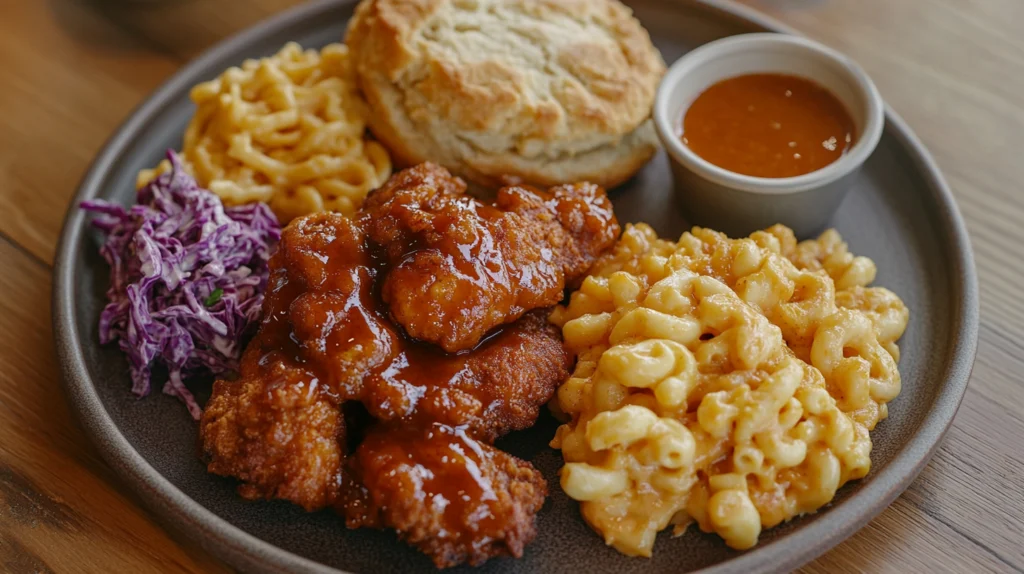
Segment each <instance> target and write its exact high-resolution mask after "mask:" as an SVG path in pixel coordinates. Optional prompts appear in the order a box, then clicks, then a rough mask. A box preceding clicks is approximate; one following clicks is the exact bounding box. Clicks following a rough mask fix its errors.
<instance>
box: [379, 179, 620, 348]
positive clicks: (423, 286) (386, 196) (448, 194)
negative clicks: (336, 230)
mask: <svg viewBox="0 0 1024 574" xmlns="http://www.w3.org/2000/svg"><path fill="white" fill-rule="evenodd" d="M465 191H466V186H465V184H464V183H462V180H460V179H458V178H455V177H452V175H451V174H449V173H448V171H447V170H445V169H444V168H442V167H439V166H436V165H434V164H430V163H425V164H421V165H419V166H416V167H414V168H411V169H407V170H405V171H402V172H400V173H398V174H396V175H395V176H394V177H392V178H391V179H390V180H388V182H387V183H385V184H384V186H383V187H382V188H381V189H378V190H377V191H375V192H373V193H371V194H370V196H369V197H367V198H366V204H365V205H364V206H363V211H362V218H363V221H364V222H365V228H366V230H367V233H368V234H369V236H370V238H371V239H373V241H375V242H376V243H378V244H380V245H381V246H383V247H384V249H385V252H386V254H387V257H388V260H389V261H390V263H391V265H392V267H391V269H390V270H389V271H388V274H387V277H386V278H385V279H384V284H383V286H382V289H381V295H382V296H383V298H384V301H385V302H387V303H388V305H389V307H390V310H391V314H392V316H393V317H394V319H395V321H396V322H398V323H399V324H401V325H402V326H403V327H405V330H406V332H408V333H409V335H410V336H412V337H415V338H417V339H421V340H423V341H429V342H431V343H436V344H438V345H440V346H441V347H442V348H444V350H446V351H448V352H455V351H461V350H464V349H469V348H471V347H473V346H474V345H476V344H477V342H479V341H480V338H481V337H483V336H484V334H485V333H487V332H488V331H490V330H491V329H493V328H494V327H496V326H498V325H501V324H503V323H507V322H509V321H514V320H515V319H518V318H519V317H520V316H522V315H523V314H524V313H526V312H527V311H529V310H530V309H537V308H542V307H550V306H552V305H554V304H556V303H558V302H559V301H561V300H562V297H563V295H564V290H565V286H566V282H567V280H569V279H572V278H574V277H576V276H578V275H581V274H582V273H583V272H585V271H586V270H587V269H588V268H589V267H590V265H591V263H593V261H594V259H595V258H596V257H597V255H598V254H599V253H600V252H602V251H604V250H605V249H606V248H608V247H609V246H611V244H612V243H614V242H615V239H616V238H617V237H618V235H619V225H618V223H617V221H616V220H615V216H614V214H613V213H612V205H611V202H610V201H608V198H607V196H606V195H605V193H604V191H603V190H602V189H601V188H599V187H597V186H596V185H592V184H588V183H580V184H575V185H564V186H558V187H554V188H552V189H551V190H550V191H549V192H543V191H540V190H537V189H534V188H530V187H524V186H508V187H504V188H502V189H500V190H499V191H498V196H497V200H496V202H495V203H494V205H487V204H484V203H482V202H480V201H478V200H476V199H474V198H473V197H471V196H468V195H464V193H465Z"/></svg>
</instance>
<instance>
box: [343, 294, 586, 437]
mask: <svg viewBox="0 0 1024 574" xmlns="http://www.w3.org/2000/svg"><path fill="white" fill-rule="evenodd" d="M401 347H402V349H403V350H402V352H400V353H398V354H396V355H395V356H394V357H393V358H392V360H391V362H390V363H389V364H387V365H386V366H383V367H382V368H380V369H377V370H375V371H374V372H373V373H372V374H371V375H370V376H368V377H367V378H366V379H365V380H364V383H363V384H364V395H363V396H362V397H361V400H362V402H363V404H364V405H365V406H366V409H367V410H368V411H369V412H370V414H371V415H373V416H374V417H375V418H377V419H380V420H386V421H387V420H396V419H401V420H403V421H405V422H406V423H411V424H419V425H423V424H430V423H433V422H438V423H443V424H446V425H451V426H464V427H466V428H467V430H468V432H470V433H471V434H472V435H473V436H475V437H477V438H480V439H482V440H488V441H492V440H494V439H495V438H497V437H499V436H501V435H504V434H506V433H508V432H510V431H513V430H521V429H524V428H528V427H530V426H531V425H532V424H533V423H534V421H536V420H537V416H538V414H539V411H540V408H541V406H543V405H544V404H545V403H546V402H547V401H548V399H550V398H551V396H552V395H553V394H554V392H555V389H556V388H557V387H558V385H559V384H561V383H562V381H564V380H565V379H566V378H568V376H569V367H570V366H571V362H570V357H569V354H568V353H567V352H566V351H565V349H564V348H563V347H562V339H561V337H560V336H559V332H558V329H556V328H555V327H553V326H552V325H550V324H549V323H548V321H547V315H546V313H543V312H541V313H530V314H528V315H525V316H523V317H522V318H521V319H519V320H518V321H516V322H514V323H512V324H511V325H508V326H507V327H505V328H504V329H503V330H502V331H501V332H500V333H498V334H496V335H494V336H493V337H491V338H489V339H487V340H486V341H484V342H483V343H481V344H480V345H479V346H478V347H476V348H475V349H474V350H473V351H472V352H469V353H463V354H459V355H448V354H445V353H443V352H440V350H439V349H435V348H431V347H429V346H427V345H412V344H408V343H405V344H403V345H401Z"/></svg>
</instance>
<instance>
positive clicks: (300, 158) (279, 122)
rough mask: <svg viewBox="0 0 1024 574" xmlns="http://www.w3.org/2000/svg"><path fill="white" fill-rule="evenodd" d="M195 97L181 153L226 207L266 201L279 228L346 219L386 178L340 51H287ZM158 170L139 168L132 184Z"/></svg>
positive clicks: (233, 72) (198, 90) (226, 76)
mask: <svg viewBox="0 0 1024 574" xmlns="http://www.w3.org/2000/svg"><path fill="white" fill-rule="evenodd" d="M191 97H192V101H193V102H194V103H195V104H196V113H195V116H193V118H192V121H191V122H190V123H189V125H188V128H187V130H186V131H185V141H184V146H183V148H182V155H183V157H184V159H185V164H186V167H187V169H189V170H190V171H191V172H192V175H194V176H195V178H196V180H198V181H199V184H200V185H202V186H203V187H206V188H208V189H210V190H211V191H213V192H214V193H216V194H217V195H219V196H220V198H221V199H222V200H223V201H224V203H225V204H228V205H235V204H241V203H251V202H256V201H263V202H266V203H268V204H269V205H270V208H271V209H272V210H273V211H274V213H275V214H276V215H277V217H278V219H280V220H281V223H287V222H288V221H290V220H291V219H293V218H295V217H298V216H300V215H305V214H308V213H315V212H320V211H338V212H341V213H343V214H345V215H351V214H352V213H354V212H355V210H356V209H358V208H359V206H360V205H361V204H362V202H363V199H364V198H365V197H366V194H367V193H369V192H370V191H371V190H373V189H375V188H377V187H379V186H380V185H381V184H382V183H384V181H385V180H387V178H388V177H389V176H390V174H391V160H390V159H389V158H388V154H387V152H386V151H385V150H384V148H383V147H382V146H381V145H380V144H378V143H377V142H375V141H371V140H367V139H366V122H365V120H364V118H365V117H366V110H365V106H366V104H365V102H363V100H362V97H361V96H360V95H359V93H358V90H357V88H356V83H355V78H354V77H353V72H352V67H351V65H350V62H349V56H348V48H347V47H346V46H344V45H342V44H331V45H328V46H325V47H324V48H323V49H322V50H320V51H317V50H305V51H304V50H302V49H301V48H300V47H299V45H298V44H295V43H294V42H292V43H288V44H287V45H285V46H284V47H283V48H282V49H281V51H280V52H278V53H277V54H275V55H274V56H271V57H269V58H262V59H259V60H246V61H245V62H244V63H243V64H242V66H241V67H240V68H239V67H233V68H229V69H227V70H225V71H224V72H223V73H222V74H221V75H220V76H219V77H218V78H216V79H214V80H211V81H209V82H204V83H202V84H199V85H197V86H195V87H194V88H192V92H191ZM161 169H163V167H158V168H157V169H155V170H143V172H141V173H140V174H139V178H138V182H137V183H138V184H139V185H140V186H141V185H143V184H145V183H146V182H147V181H148V180H149V179H151V178H152V177H154V175H155V174H157V173H159V171H160V170H161Z"/></svg>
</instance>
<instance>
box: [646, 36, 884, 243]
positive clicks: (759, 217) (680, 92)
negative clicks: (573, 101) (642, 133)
mask: <svg viewBox="0 0 1024 574" xmlns="http://www.w3.org/2000/svg"><path fill="white" fill-rule="evenodd" d="M752 73H780V74H791V75H795V76H800V77H804V78H807V79H809V80H813V81H814V82H816V83H818V84H819V85H821V86H823V87H825V88H827V89H828V90H829V91H830V92H832V93H833V94H834V95H835V96H836V97H837V98H838V99H839V101H840V102H842V103H843V105H844V106H845V107H846V109H847V111H848V112H849V113H850V116H851V117H852V119H853V122H854V126H855V129H856V135H855V138H856V139H855V140H854V145H853V147H852V148H850V150H849V151H847V153H846V154H845V155H843V156H842V157H840V158H839V159H838V160H836V161H835V162H833V163H831V164H829V165H827V166H825V167H823V168H821V169H819V170H817V171H813V172H811V173H808V174H805V175H801V176H797V177H785V178H765V177H753V176H749V175H743V174H739V173H734V172H731V171H729V170H726V169H723V168H721V167H718V166H716V165H714V164H712V163H710V162H708V161H707V160H705V159H703V158H701V157H700V156H698V155H697V154H696V153H694V152H693V151H692V150H690V148H689V147H687V146H686V145H684V144H683V142H682V141H681V140H680V137H679V135H680V125H681V122H682V119H683V116H684V115H685V114H686V110H687V109H688V108H689V106H690V104H691V103H693V101H694V100H695V99H696V98H697V96H699V95H700V94H701V93H702V92H703V91H704V90H706V89H707V88H709V87H710V86H711V85H713V84H715V83H717V82H719V81H721V80H724V79H726V78H733V77H736V76H741V75H744V74H752ZM654 124H655V127H656V128H657V131H658V136H659V137H660V138H661V142H662V144H663V145H664V146H665V149H666V150H667V151H668V155H669V157H670V159H671V162H670V163H671V165H672V175H673V179H674V185H675V190H676V195H677V196H678V198H679V203H680V205H681V207H682V208H683V210H684V211H685V214H686V216H687V218H688V219H689V220H690V222H692V223H693V224H695V225H702V226H707V227H713V228H715V229H719V230H721V231H724V232H726V233H729V234H731V235H746V234H748V233H750V232H752V231H755V230H757V229H761V228H764V227H768V226H770V225H772V224H774V223H783V224H785V225H788V226H789V227H792V228H793V230H794V231H796V233H797V235H798V236H801V237H805V236H808V235H810V234H812V233H814V232H816V231H818V230H820V229H822V228H823V227H825V226H826V225H827V224H828V221H829V219H830V218H831V217H832V214H833V213H834V212H835V210H836V208H838V207H839V204H840V203H841V202H842V200H843V197H845V195H846V192H847V191H849V189H850V188H851V186H852V184H853V183H854V181H855V178H856V175H857V173H858V172H859V168H860V166H861V165H862V164H863V163H864V161H865V160H866V159H867V158H868V157H869V156H870V155H871V153H872V152H873V151H874V150H875V146H877V145H878V140H879V139H880V138H881V136H882V130H883V128H884V126H885V105H884V103H883V101H882V97H881V96H880V95H879V93H878V89H877V88H876V87H875V85H874V83H873V82H872V81H871V79H870V78H869V77H868V75H867V74H866V73H864V71H863V70H862V69H861V68H860V66H858V65H857V64H856V63H854V62H853V61H852V60H850V59H849V58H847V57H846V56H844V55H842V54H840V53H839V52H837V51H835V50H833V49H831V48H828V47H826V46H823V45H822V44H819V43H817V42H814V41H811V40H808V39H806V38H801V37H797V36H790V35H786V34H743V35H739V36H730V37H728V38H723V39H721V40H717V41H714V42H711V43H709V44H705V45H703V46H701V47H699V48H697V49H695V50H693V51H691V52H689V53H687V54H686V55H684V56H683V57H682V58H679V59H678V60H676V62H675V63H674V64H672V66H671V67H670V68H669V69H668V72H667V73H666V74H665V77H664V78H663V79H662V81H661V86H660V87H659V88H658V94H657V96H656V97H655V100H654Z"/></svg>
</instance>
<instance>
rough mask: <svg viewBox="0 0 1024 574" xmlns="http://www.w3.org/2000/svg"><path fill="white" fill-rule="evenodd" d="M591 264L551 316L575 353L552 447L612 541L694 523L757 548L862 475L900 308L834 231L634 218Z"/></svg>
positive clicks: (567, 484) (888, 389) (895, 387)
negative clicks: (676, 232)
mask: <svg viewBox="0 0 1024 574" xmlns="http://www.w3.org/2000/svg"><path fill="white" fill-rule="evenodd" d="M591 273H592V274H591V275H590V276H589V277H587V279H586V280H584V281H583V283H582V285H581V287H580V289H579V290H578V291H576V292H575V293H573V294H572V296H571V298H570V302H569V304H568V305H567V306H563V307H559V308H557V309H556V310H555V311H554V312H553V313H552V316H551V319H552V321H553V322H554V323H556V324H557V325H559V326H561V328H562V332H563V336H564V338H565V343H566V345H567V347H568V348H569V349H570V350H571V351H572V352H573V353H574V354H575V355H576V357H577V365H576V368H575V371H574V372H573V375H572V377H571V378H570V379H569V380H567V381H566V382H565V383H564V384H563V385H562V386H561V387H560V388H559V390H558V393H557V401H556V403H557V404H556V405H553V408H554V410H555V411H556V413H558V414H560V415H562V416H563V417H564V418H565V419H566V420H567V422H566V423H565V424H563V425H562V426H561V427H560V428H559V429H558V433H557V434H556V436H555V438H554V440H553V441H552V446H554V447H555V448H560V449H561V450H562V454H563V456H564V458H565V461H566V465H565V467H564V469H563V471H562V486H563V488H564V490H565V491H566V493H567V494H569V496H571V497H573V498H574V499H576V500H579V501H580V503H581V509H582V512H583V516H584V518H585V519H586V520H587V522H588V523H589V524H590V525H591V527H593V528H594V529H595V530H596V531H598V532H599V533H600V534H601V535H602V536H604V538H605V541H606V542H607V543H608V544H610V545H612V546H614V547H615V548H617V549H618V550H619V551H621V552H623V553H626V554H631V555H643V556H649V555H650V553H651V549H652V546H653V544H654V538H655V535H656V534H657V533H658V532H659V531H660V530H662V529H664V528H666V527H667V526H669V525H670V524H671V525H675V529H676V532H677V533H681V532H682V531H683V530H684V529H685V528H686V526H687V525H688V524H690V523H696V524H697V525H698V526H699V527H700V528H701V529H702V530H704V531H707V532H715V533H717V534H719V535H720V536H722V538H724V539H725V541H726V543H727V544H729V545H730V546H732V547H734V548H739V549H743V548H749V547H751V546H753V545H754V544H756V542H757V538H758V536H759V534H760V532H761V530H762V529H763V528H769V527H771V526H774V525H776V524H779V523H780V522H782V521H785V520H788V519H790V518H793V517H794V516H798V515H800V514H803V513H808V512H814V511H815V510H817V509H818V508H820V507H821V506H823V505H825V504H827V503H828V502H829V501H830V500H831V499H832V497H833V496H834V495H835V492H836V490H837V489H838V488H839V487H840V486H842V485H843V484H844V483H845V482H847V481H848V480H852V479H857V478H861V477H863V476H864V475H865V474H867V472H868V470H869V469H870V465H871V460H870V458H869V454H870V452H871V439H870V437H869V436H868V431H869V430H870V429H872V428H874V426H875V425H876V424H877V423H878V421H879V420H881V419H883V418H885V416H886V415H887V410H886V403H887V402H888V401H891V400H892V399H893V398H895V397H896V395H897V394H899V390H900V376H899V372H898V370H897V369H896V360H897V359H898V357H899V351H898V348H897V347H896V340H897V339H898V338H899V337H900V336H901V335H902V333H903V330H904V329H905V328H906V325H907V320H908V318H909V313H908V311H907V308H906V306H904V305H903V302H902V301H900V299H899V298H898V297H897V296H896V295H894V294H893V293H891V292H890V291H888V290H886V289H883V288H878V287H867V284H868V283H870V282H871V281H872V280H873V279H874V276H875V266H874V264H873V263H872V262H871V260H869V259H867V258H864V257H855V256H853V255H851V254H850V253H849V252H848V251H847V248H846V244H845V243H843V241H842V239H841V238H840V237H839V235H838V234H837V233H835V232H834V231H829V232H826V233H825V234H823V235H822V236H821V237H820V238H819V239H817V240H815V241H805V242H802V243H797V242H796V239H795V238H794V236H793V233H792V231H790V230H789V229H788V228H785V227H782V226H775V227H773V228H771V229H768V230H766V231H761V232H757V233H754V234H752V235H751V236H750V237H748V238H744V239H736V240H733V239H729V238H727V237H726V236H724V235H722V234H721V233H717V232H714V231H711V230H707V229H701V228H694V229H693V230H692V231H691V232H689V233H686V234H684V235H683V236H682V238H680V240H679V241H678V242H677V243H672V242H670V241H665V240H662V239H658V238H657V236H656V235H655V234H654V231H653V230H652V229H651V228H650V227H648V226H646V225H643V224H640V225H636V226H630V227H628V228H627V229H626V231H625V232H624V233H623V236H622V239H621V240H620V241H619V243H618V244H617V245H616V247H615V249H614V251H613V252H612V253H611V254H609V255H607V256H605V257H604V258H603V259H601V260H599V261H598V263H597V264H596V265H595V266H594V268H593V269H592V272H591Z"/></svg>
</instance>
